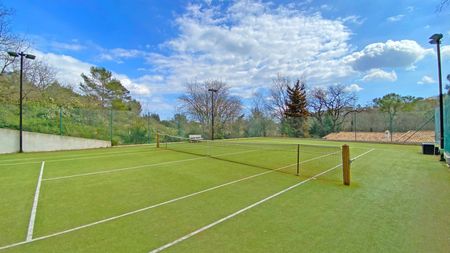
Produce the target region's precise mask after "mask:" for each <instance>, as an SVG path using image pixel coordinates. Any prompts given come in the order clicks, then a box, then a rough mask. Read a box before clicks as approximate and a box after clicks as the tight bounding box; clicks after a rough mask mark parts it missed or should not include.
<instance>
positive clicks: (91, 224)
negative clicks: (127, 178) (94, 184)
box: [0, 152, 336, 250]
mask: <svg viewBox="0 0 450 253" xmlns="http://www.w3.org/2000/svg"><path fill="white" fill-rule="evenodd" d="M333 154H336V152H334V153H330V154H325V155H322V156H318V157H315V158H311V159H308V160H305V161H303V162H301V163H307V162H310V161H312V160H316V159H320V158H323V157H326V156H329V155H333ZM295 165H297V163H294V164H290V165H287V166H283V167H280V168H277V169H275V170H269V171H265V172H262V173H258V174H254V175H251V176H248V177H244V178H241V179H237V180H233V181H230V182H227V183H224V184H221V185H216V186H213V187H210V188H207V189H204V190H201V191H198V192H193V193H190V194H187V195H184V196H181V197H178V198H174V199H171V200H168V201H165V202H161V203H158V204H154V205H151V206H147V207H144V208H141V209H137V210H134V211H131V212H127V213H123V214H120V215H117V216H113V217H109V218H107V219H103V220H99V221H96V222H92V223H88V224H85V225H82V226H78V227H75V228H71V229H68V230H64V231H60V232H57V233H53V234H49V235H45V236H41V237H36V238H34V239H32V240H30V241H22V242H18V243H13V244H9V245H5V246H0V250H3V249H8V248H13V247H16V246H20V245H23V244H27V243H30V242H34V241H40V240H44V239H47V238H51V237H55V236H58V235H63V234H67V233H70V232H73V231H77V230H80V229H83V228H87V227H92V226H95V225H98V224H102V223H105V222H108V221H113V220H116V219H119V218H122V217H126V216H130V215H132V214H136V213H140V212H143V211H146V210H149V209H153V208H156V207H159V206H163V205H167V204H170V203H173V202H176V201H179V200H183V199H187V198H190V197H193V196H196V195H199V194H202V193H205V192H209V191H213V190H216V189H219V188H222V187H225V186H228V185H231V184H235V183H238V182H241V181H245V180H248V179H252V178H255V177H259V176H262V175H265V174H268V173H272V172H275V171H277V170H282V169H285V168H289V167H292V166H295Z"/></svg>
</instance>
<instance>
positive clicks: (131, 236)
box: [0, 139, 450, 252]
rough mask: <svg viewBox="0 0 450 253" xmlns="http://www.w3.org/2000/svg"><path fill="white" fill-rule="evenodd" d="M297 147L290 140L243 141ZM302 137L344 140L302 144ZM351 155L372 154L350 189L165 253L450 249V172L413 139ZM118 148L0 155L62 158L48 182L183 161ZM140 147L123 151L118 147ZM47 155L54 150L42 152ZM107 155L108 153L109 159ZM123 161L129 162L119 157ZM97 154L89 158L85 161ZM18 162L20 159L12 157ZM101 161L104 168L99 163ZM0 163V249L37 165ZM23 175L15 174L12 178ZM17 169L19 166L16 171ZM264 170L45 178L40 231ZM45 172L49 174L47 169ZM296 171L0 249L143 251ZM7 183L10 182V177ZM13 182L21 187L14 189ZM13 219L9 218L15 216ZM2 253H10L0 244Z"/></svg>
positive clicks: (264, 214)
mask: <svg viewBox="0 0 450 253" xmlns="http://www.w3.org/2000/svg"><path fill="white" fill-rule="evenodd" d="M249 141H252V142H258V141H264V142H267V141H272V142H284V143H289V142H292V143H296V142H298V140H294V139H251V140H249ZM302 143H315V144H317V143H319V144H326V145H340V143H334V142H317V141H314V140H303V141H302ZM350 145H351V147H352V156H355V155H357V154H360V153H362V152H364V151H366V150H367V148H371V147H375V148H377V150H375V151H373V152H372V153H370V154H368V155H367V156H366V157H364V159H361V160H357V161H355V162H354V163H353V167H352V177H353V178H352V179H353V183H352V186H350V187H344V186H342V185H341V183H340V179H341V177H342V176H341V173H340V170H336V171H333V172H331V173H329V174H327V175H325V176H323V177H321V178H319V179H317V180H314V181H312V182H310V183H307V184H305V185H303V186H300V187H299V188H296V189H294V190H292V191H290V192H288V193H286V194H283V195H281V196H280V197H278V198H276V199H273V200H270V201H269V202H266V203H264V204H262V205H261V206H258V207H256V208H254V209H252V210H250V211H248V212H246V213H244V214H242V215H239V216H237V217H235V218H233V219H231V220H229V221H227V222H225V223H222V224H220V225H219V226H216V227H214V228H212V229H210V230H208V231H205V232H203V233H201V234H199V235H197V236H195V237H193V238H191V239H189V240H187V241H184V242H182V243H180V244H178V245H176V246H174V247H173V248H170V249H169V250H168V252H170V251H173V252H221V251H222V252H230V251H239V252H261V251H265V252H267V251H278V252H279V251H286V252H299V251H304V252H310V251H315V252H323V251H332V252H344V251H345V252H348V251H350V252H351V251H353V252H361V251H369V252H370V251H372V252H380V251H382V252H423V251H427V252H448V251H449V249H450V245H449V238H450V229H449V228H450V215H449V210H450V201H449V198H448V196H450V183H449V182H450V173H449V171H448V169H447V167H445V166H444V165H442V164H440V163H438V162H437V161H436V158H435V157H432V156H423V155H420V154H419V147H417V146H402V145H386V144H384V145H374V144H357V143H350ZM117 150H118V149H111V150H95V151H88V152H86V151H84V152H83V151H76V152H59V153H43V154H28V155H8V156H0V163H7V162H13V161H6V160H11V159H17V157H19V158H21V159H23V158H24V157H25V158H36V160H32V159H30V161H38V160H39V158H40V157H43V156H46V159H49V158H50V159H67V158H64V157H67V155H70V156H73V155H80V154H81V155H83V154H88V156H92V159H82V160H72V161H65V162H63V161H54V162H52V163H49V164H48V168H47V170H46V174H45V175H44V177H52V176H62V175H71V174H73V173H74V171H76V172H77V173H78V171H80V172H87V171H92V170H93V169H95V170H104V169H106V168H111V167H112V168H119V167H123V166H124V165H126V164H132V165H134V164H146V163H156V162H159V161H168V160H173V159H177V158H178V159H184V158H188V157H195V156H189V155H186V154H178V153H176V155H175V156H174V155H173V153H172V152H159V151H156V152H155V151H151V150H149V151H148V152H147V151H144V152H143V153H141V154H133V155H123V157H117V158H115V159H113V158H111V156H108V157H98V158H95V159H94V158H93V156H104V155H105V153H108V152H115V151H117ZM130 150H131V151H142V147H130V148H126V149H123V151H124V152H126V151H130ZM120 151H122V150H120ZM49 155H50V157H49ZM112 157H114V156H112ZM123 158H126V160H124V159H123ZM94 161H95V163H93V162H94ZM14 162H17V161H14ZM100 165H101V166H100ZM18 166H20V168H19V167H18V168H15V167H13V166H3V167H2V166H1V165H0V170H1V171H2V176H0V180H1V182H2V184H0V187H2V191H1V192H3V193H2V194H1V195H2V196H1V197H2V203H5V205H3V204H2V208H1V209H0V213H1V214H2V215H1V216H0V217H1V218H0V227H2V228H5V227H6V228H7V229H1V231H0V245H5V244H7V243H12V242H16V241H21V240H23V238H24V237H25V233H26V226H27V222H28V218H29V209H30V207H31V201H32V197H33V196H32V195H33V193H34V187H35V180H36V178H37V174H38V169H39V164H24V165H18ZM18 171H20V173H18ZM22 172H24V173H22ZM258 172H261V169H258V168H253V167H245V166H242V165H238V164H230V163H227V162H220V161H217V160H209V159H201V160H196V161H190V162H187V163H184V164H182V166H181V165H177V166H175V165H170V166H169V165H166V166H161V167H154V168H152V169H151V170H150V169H139V170H136V171H134V170H133V171H127V172H123V173H113V174H107V175H102V176H93V177H88V178H76V179H75V178H74V179H70V180H62V181H54V182H52V181H48V182H45V183H44V184H43V188H42V195H41V197H42V198H41V202H40V206H39V209H38V217H37V218H38V219H37V224H36V231H35V232H36V233H37V235H38V236H40V235H45V234H48V233H51V232H56V231H60V230H62V229H67V228H70V227H74V226H78V225H82V224H85V223H87V222H91V221H95V220H98V219H101V218H105V217H109V216H111V215H117V214H120V213H122V212H124V211H131V210H134V209H137V208H140V207H143V206H146V205H149V204H153V203H157V202H159V201H162V200H168V199H171V198H173V197H176V196H181V195H184V194H187V193H190V192H193V191H197V190H200V189H204V188H207V187H211V186H214V185H218V184H221V183H224V182H228V181H231V180H233V179H237V178H242V177H244V176H247V175H252V174H256V173H258ZM47 173H48V174H47ZM301 179H302V178H300V179H299V178H296V177H293V176H291V175H288V174H283V173H270V174H266V175H264V176H260V177H257V178H254V179H251V180H247V181H245V182H240V183H237V184H234V185H232V186H227V187H224V188H221V189H217V190H214V191H211V192H208V193H205V194H202V195H198V196H195V197H192V198H190V199H185V200H182V201H179V202H176V203H172V204H169V205H167V206H162V207H159V208H155V209H152V210H149V211H146V212H142V213H139V214H136V215H133V216H129V217H126V218H122V219H120V220H116V221H113V222H109V223H105V224H102V225H98V226H94V227H91V228H87V229H84V230H79V231H76V232H72V233H69V234H65V235H61V236H58V237H54V238H50V239H46V240H43V241H38V242H34V243H31V244H28V245H24V246H20V247H17V248H13V249H11V250H7V251H8V252H9V251H11V252H36V251H40V252H99V251H108V252H124V251H128V252H134V251H137V252H141V251H143V252H145V251H148V250H151V249H153V248H155V247H158V246H161V245H163V244H164V243H167V242H170V241H173V240H175V239H177V238H178V237H180V236H183V235H185V234H187V233H189V232H191V231H193V230H195V229H198V228H200V227H201V226H204V225H206V224H209V223H211V222H214V221H216V220H217V219H219V218H222V217H224V216H226V215H228V214H230V213H232V212H235V211H236V210H239V209H241V208H243V207H245V206H247V205H249V204H252V203H254V202H256V201H258V200H260V199H262V198H264V197H266V196H268V195H271V194H273V193H275V192H277V191H279V190H281V189H284V188H286V187H288V186H290V185H292V184H295V183H296V182H299V180H301ZM6 182H9V183H6ZM18 185H19V186H20V187H21V188H20V190H17V188H16V187H18ZM11 217H15V218H14V219H15V222H11V220H12V219H11ZM5 252H6V251H5Z"/></svg>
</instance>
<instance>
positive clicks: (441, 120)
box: [430, 33, 444, 160]
mask: <svg viewBox="0 0 450 253" xmlns="http://www.w3.org/2000/svg"><path fill="white" fill-rule="evenodd" d="M442 37H443V35H442V34H440V33H436V34H433V35H432V36H431V37H430V44H436V48H437V60H438V77H439V123H440V124H439V125H440V126H439V127H440V132H441V136H440V140H441V143H440V145H441V149H443V148H444V99H443V96H442V73H441V39H442ZM443 159H444V156H443V155H442V154H441V160H443Z"/></svg>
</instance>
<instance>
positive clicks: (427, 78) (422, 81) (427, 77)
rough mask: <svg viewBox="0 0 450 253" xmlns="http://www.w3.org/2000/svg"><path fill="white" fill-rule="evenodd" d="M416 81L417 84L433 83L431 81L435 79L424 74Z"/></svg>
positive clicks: (433, 81)
mask: <svg viewBox="0 0 450 253" xmlns="http://www.w3.org/2000/svg"><path fill="white" fill-rule="evenodd" d="M417 83H418V84H433V83H436V80H434V79H433V78H432V77H431V76H426V75H425V76H423V77H422V79H420V81H418V82H417Z"/></svg>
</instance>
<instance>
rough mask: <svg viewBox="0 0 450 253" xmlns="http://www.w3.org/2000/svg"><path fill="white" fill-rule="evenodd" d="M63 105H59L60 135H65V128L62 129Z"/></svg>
mask: <svg viewBox="0 0 450 253" xmlns="http://www.w3.org/2000/svg"><path fill="white" fill-rule="evenodd" d="M62 120H63V119H62V107H61V106H60V107H59V135H63V129H62V124H63V123H62Z"/></svg>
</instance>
